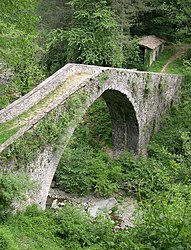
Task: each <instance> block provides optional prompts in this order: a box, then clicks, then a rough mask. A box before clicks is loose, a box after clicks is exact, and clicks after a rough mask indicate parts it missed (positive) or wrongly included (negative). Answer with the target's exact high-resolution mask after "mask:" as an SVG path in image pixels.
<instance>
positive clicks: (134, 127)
mask: <svg viewBox="0 0 191 250" xmlns="http://www.w3.org/2000/svg"><path fill="white" fill-rule="evenodd" d="M181 81H182V77H181V76H178V75H167V74H158V73H151V72H139V71H135V70H128V69H118V68H107V67H98V66H88V65H77V64H67V65H66V66H64V67H63V68H61V69H60V70H58V71H57V72H56V73H55V74H53V75H52V76H50V77H49V78H47V79H46V80H45V81H44V82H42V83H41V84H39V85H38V86H37V87H36V88H35V89H33V90H32V91H31V92H29V93H28V94H26V95H25V96H23V97H21V98H20V99H18V100H17V101H15V102H14V103H12V104H11V105H9V106H8V107H7V108H5V109H3V110H1V111H0V144H1V145H0V166H1V171H7V170H9V169H11V171H16V172H18V171H20V172H25V173H27V174H28V175H29V177H30V178H31V179H34V180H35V181H36V182H37V183H38V190H36V191H34V192H33V193H32V196H31V197H32V198H31V199H28V204H30V203H36V204H38V205H39V206H40V207H42V208H45V204H46V199H47V196H48V192H49V188H50V184H51V181H52V178H53V176H54V173H55V171H56V168H57V166H58V164H59V161H60V159H61V157H62V154H63V153H64V148H65V147H66V145H67V143H68V141H69V139H70V137H71V136H72V134H73V132H74V130H75V128H76V126H77V125H78V124H79V122H80V121H81V120H82V119H83V115H84V114H85V113H86V111H87V109H88V108H89V107H90V106H91V105H92V104H93V102H94V101H95V100H96V99H98V98H99V97H103V99H104V100H105V102H106V104H107V106H108V109H109V112H110V116H111V122H112V141H113V147H114V149H113V154H114V155H117V154H119V153H120V152H122V151H123V150H125V149H128V150H131V151H134V152H135V153H136V154H138V155H140V154H145V153H146V147H147V144H148V143H149V141H150V138H151V136H152V134H153V132H155V131H157V130H158V129H159V127H160V121H161V119H162V117H163V114H164V113H165V111H166V110H167V109H168V107H169V106H170V105H172V102H173V101H174V100H176V98H177V97H178V92H179V89H180V85H181Z"/></svg>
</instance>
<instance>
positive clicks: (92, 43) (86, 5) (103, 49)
mask: <svg viewBox="0 0 191 250" xmlns="http://www.w3.org/2000/svg"><path fill="white" fill-rule="evenodd" d="M71 4H72V6H73V8H74V20H73V25H72V27H70V28H69V29H68V30H67V31H66V39H67V42H68V46H67V57H68V61H69V62H78V63H85V64H94V65H103V66H115V67H120V66H121V56H122V55H121V51H120V48H119V43H120V31H119V28H118V24H117V21H116V20H115V18H114V16H113V14H112V11H111V9H110V8H109V7H108V6H107V5H106V1H100V2H98V1H95V0H94V1H90V0H86V1H82V0H75V1H72V2H71Z"/></svg>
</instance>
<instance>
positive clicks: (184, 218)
mask: <svg viewBox="0 0 191 250" xmlns="http://www.w3.org/2000/svg"><path fill="white" fill-rule="evenodd" d="M190 205H191V189H190V187H188V186H183V185H178V186H176V185H175V186H173V187H172V191H171V192H170V193H169V192H164V193H161V194H160V195H153V199H152V201H149V202H146V203H144V207H143V209H141V210H140V212H139V218H138V221H137V224H136V227H135V228H134V233H135V234H134V237H135V238H134V239H136V238H137V239H139V243H140V244H141V245H142V248H140V249H157V250H158V249H159V250H160V249H161V250H162V249H190V245H191V229H190V223H191V221H190V218H191V206H190Z"/></svg>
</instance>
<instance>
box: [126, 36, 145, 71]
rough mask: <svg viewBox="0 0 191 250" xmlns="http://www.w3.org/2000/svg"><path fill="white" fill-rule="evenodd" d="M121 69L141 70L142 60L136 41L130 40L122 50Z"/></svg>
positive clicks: (135, 39)
mask: <svg viewBox="0 0 191 250" xmlns="http://www.w3.org/2000/svg"><path fill="white" fill-rule="evenodd" d="M123 51H124V52H123V68H135V69H137V70H143V69H144V65H143V58H142V55H141V51H140V48H139V45H138V39H137V38H134V39H132V40H130V41H129V42H128V43H127V44H125V45H124V48H123Z"/></svg>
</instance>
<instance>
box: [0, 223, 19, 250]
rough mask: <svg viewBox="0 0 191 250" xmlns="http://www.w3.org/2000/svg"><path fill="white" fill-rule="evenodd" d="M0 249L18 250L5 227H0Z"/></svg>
mask: <svg viewBox="0 0 191 250" xmlns="http://www.w3.org/2000/svg"><path fill="white" fill-rule="evenodd" d="M0 249H1V250H19V247H18V244H17V242H16V241H15V239H14V236H13V234H12V233H11V232H10V230H9V229H8V228H6V227H3V226H0Z"/></svg>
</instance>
